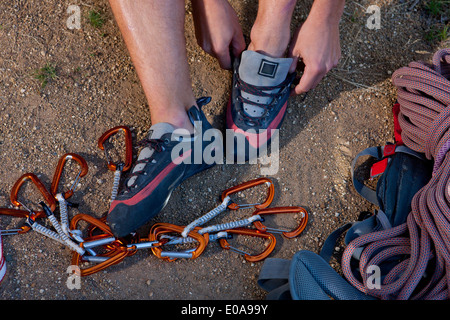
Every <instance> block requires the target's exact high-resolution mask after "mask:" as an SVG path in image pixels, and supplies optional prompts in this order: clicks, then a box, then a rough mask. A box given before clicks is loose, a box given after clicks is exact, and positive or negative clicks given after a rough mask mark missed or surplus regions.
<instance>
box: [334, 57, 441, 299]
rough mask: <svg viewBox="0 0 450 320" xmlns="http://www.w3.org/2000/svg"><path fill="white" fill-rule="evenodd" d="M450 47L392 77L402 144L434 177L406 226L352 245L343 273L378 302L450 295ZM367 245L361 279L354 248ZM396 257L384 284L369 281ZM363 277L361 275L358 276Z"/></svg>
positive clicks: (415, 200)
mask: <svg viewBox="0 0 450 320" xmlns="http://www.w3.org/2000/svg"><path fill="white" fill-rule="evenodd" d="M449 79H450V49H443V50H440V51H438V52H436V53H435V54H434V56H433V59H432V63H425V62H412V63H410V64H409V65H408V66H407V67H404V68H400V69H399V70H397V71H396V72H394V74H393V76H392V81H393V84H394V85H395V86H396V88H397V95H398V97H397V100H398V103H399V104H400V112H399V114H398V123H399V125H400V128H401V138H402V141H403V143H404V144H405V145H406V146H407V147H409V148H411V149H413V150H415V151H417V152H421V153H424V154H425V156H426V157H427V158H428V159H429V160H433V161H434V167H433V175H432V177H431V179H430V181H429V182H428V184H427V185H426V186H424V187H423V188H422V189H421V190H420V191H419V192H417V193H416V194H415V196H414V198H413V200H412V203H411V212H410V214H409V215H408V219H407V222H406V223H404V224H402V225H400V226H398V227H395V228H391V229H388V230H383V231H379V232H374V233H370V234H367V235H363V236H361V237H358V238H356V239H355V240H353V241H352V242H350V243H349V245H348V246H347V248H346V249H345V251H344V254H343V257H342V271H343V273H344V276H345V277H346V278H347V280H348V281H349V282H350V283H351V284H352V285H353V286H355V287H356V288H358V289H359V290H360V291H362V292H365V293H367V294H370V295H373V296H375V297H378V298H380V299H399V300H400V299H405V300H406V299H424V300H428V299H430V300H431V299H433V300H438V299H448V298H449V297H450V291H449V281H450V153H449V152H448V151H449V149H450V107H449V106H450V81H449ZM361 247H364V250H363V251H362V254H361V257H360V260H359V271H358V272H359V273H360V275H361V279H362V280H359V279H357V277H356V276H355V274H354V273H353V272H354V271H353V270H352V268H351V259H352V256H353V254H354V253H355V250H356V249H358V248H361ZM393 257H403V259H398V260H397V261H398V263H397V264H396V265H395V266H394V267H393V268H392V269H391V270H390V271H389V272H388V273H387V275H386V276H385V277H384V279H383V281H382V283H381V286H379V287H377V288H374V287H373V286H371V285H369V283H368V282H367V281H368V279H369V277H368V275H370V272H368V270H369V269H368V268H369V267H370V266H379V265H380V264H381V263H382V262H383V261H386V260H387V259H390V258H393ZM358 278H359V277H358Z"/></svg>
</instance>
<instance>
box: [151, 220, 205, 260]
mask: <svg viewBox="0 0 450 320" xmlns="http://www.w3.org/2000/svg"><path fill="white" fill-rule="evenodd" d="M196 229H198V227H197V228H196ZM183 230H184V227H183V226H177V225H174V224H170V223H156V224H154V225H153V226H152V227H151V229H150V233H149V237H148V239H149V241H160V240H159V238H160V235H164V234H167V233H174V232H175V233H179V234H181V233H182V232H183ZM188 237H191V238H193V239H195V240H196V241H197V242H198V243H199V245H198V247H197V248H196V249H195V250H188V251H184V252H169V251H163V250H162V248H161V246H155V247H152V248H151V249H152V251H153V254H154V255H156V256H157V257H158V258H160V259H163V260H166V261H175V260H176V259H178V258H187V259H196V258H198V257H199V256H200V255H201V254H202V253H203V251H204V250H205V248H206V246H207V245H208V242H209V234H207V233H205V234H203V235H200V234H198V233H197V232H196V231H195V230H192V231H190V232H189V233H188ZM166 240H167V239H166ZM167 241H168V240H167Z"/></svg>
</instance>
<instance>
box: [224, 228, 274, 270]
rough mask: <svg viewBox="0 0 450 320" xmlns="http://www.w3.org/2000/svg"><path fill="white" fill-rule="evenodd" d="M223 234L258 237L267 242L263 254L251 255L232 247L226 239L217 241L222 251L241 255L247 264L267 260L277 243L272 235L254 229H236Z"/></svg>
mask: <svg viewBox="0 0 450 320" xmlns="http://www.w3.org/2000/svg"><path fill="white" fill-rule="evenodd" d="M225 232H226V233H227V234H230V233H231V234H237V235H244V236H250V237H259V238H264V239H268V240H269V244H268V245H267V247H266V249H264V251H263V252H261V253H260V254H256V255H251V254H250V253H248V252H244V251H242V250H239V249H237V248H235V247H232V246H231V245H230V244H229V242H228V241H227V239H226V238H222V239H219V244H220V246H221V247H222V248H223V249H225V250H231V251H234V252H236V253H239V254H243V255H244V257H245V260H247V261H249V262H257V261H261V260H263V259H265V258H267V257H268V256H269V255H270V254H271V253H272V251H273V249H275V245H276V243H277V240H276V238H275V236H274V235H273V234H271V233H264V232H259V231H258V230H254V229H249V228H236V229H230V230H225Z"/></svg>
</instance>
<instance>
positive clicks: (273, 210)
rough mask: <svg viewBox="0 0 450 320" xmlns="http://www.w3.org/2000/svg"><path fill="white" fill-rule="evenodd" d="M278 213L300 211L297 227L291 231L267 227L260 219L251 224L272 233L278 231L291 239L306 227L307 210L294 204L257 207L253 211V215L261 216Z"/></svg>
mask: <svg viewBox="0 0 450 320" xmlns="http://www.w3.org/2000/svg"><path fill="white" fill-rule="evenodd" d="M279 213H301V214H302V217H301V221H300V224H299V225H298V227H297V228H295V229H293V230H291V231H288V230H279V229H274V228H268V227H266V226H265V225H263V224H262V222H261V221H254V222H253V225H254V226H255V228H256V229H258V230H259V231H261V232H273V233H276V232H278V233H282V234H283V235H284V236H285V237H286V238H289V239H291V238H295V237H297V236H298V235H299V234H300V233H302V232H303V230H304V229H305V227H306V224H307V223H308V212H307V211H306V210H305V209H304V208H302V207H296V206H292V207H276V208H265V209H259V210H256V211H255V212H254V213H253V215H260V216H263V215H269V214H279Z"/></svg>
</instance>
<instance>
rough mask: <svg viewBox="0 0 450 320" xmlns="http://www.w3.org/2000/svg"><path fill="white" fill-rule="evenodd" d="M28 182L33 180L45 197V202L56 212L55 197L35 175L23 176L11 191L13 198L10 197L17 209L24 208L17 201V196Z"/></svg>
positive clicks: (26, 174) (27, 174)
mask: <svg viewBox="0 0 450 320" xmlns="http://www.w3.org/2000/svg"><path fill="white" fill-rule="evenodd" d="M27 180H31V181H32V182H33V183H34V185H35V186H36V187H37V189H38V190H39V192H40V193H41V194H42V196H43V197H44V200H45V201H46V202H47V204H48V206H49V207H50V209H51V210H52V211H55V209H56V200H55V197H53V195H52V194H51V193H50V192H49V191H48V190H47V188H46V187H45V186H44V184H43V183H42V182H41V180H39V178H38V177H37V176H36V175H35V174H34V173H25V174H23V175H22V176H21V177H20V178H19V180H17V182H16V183H15V184H14V186H13V187H12V189H11V196H10V198H11V202H12V204H13V205H15V206H16V207H21V206H23V204H22V203H20V202H19V201H18V200H17V196H18V194H19V190H20V188H21V187H22V186H23V184H24V183H25V181H27Z"/></svg>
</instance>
